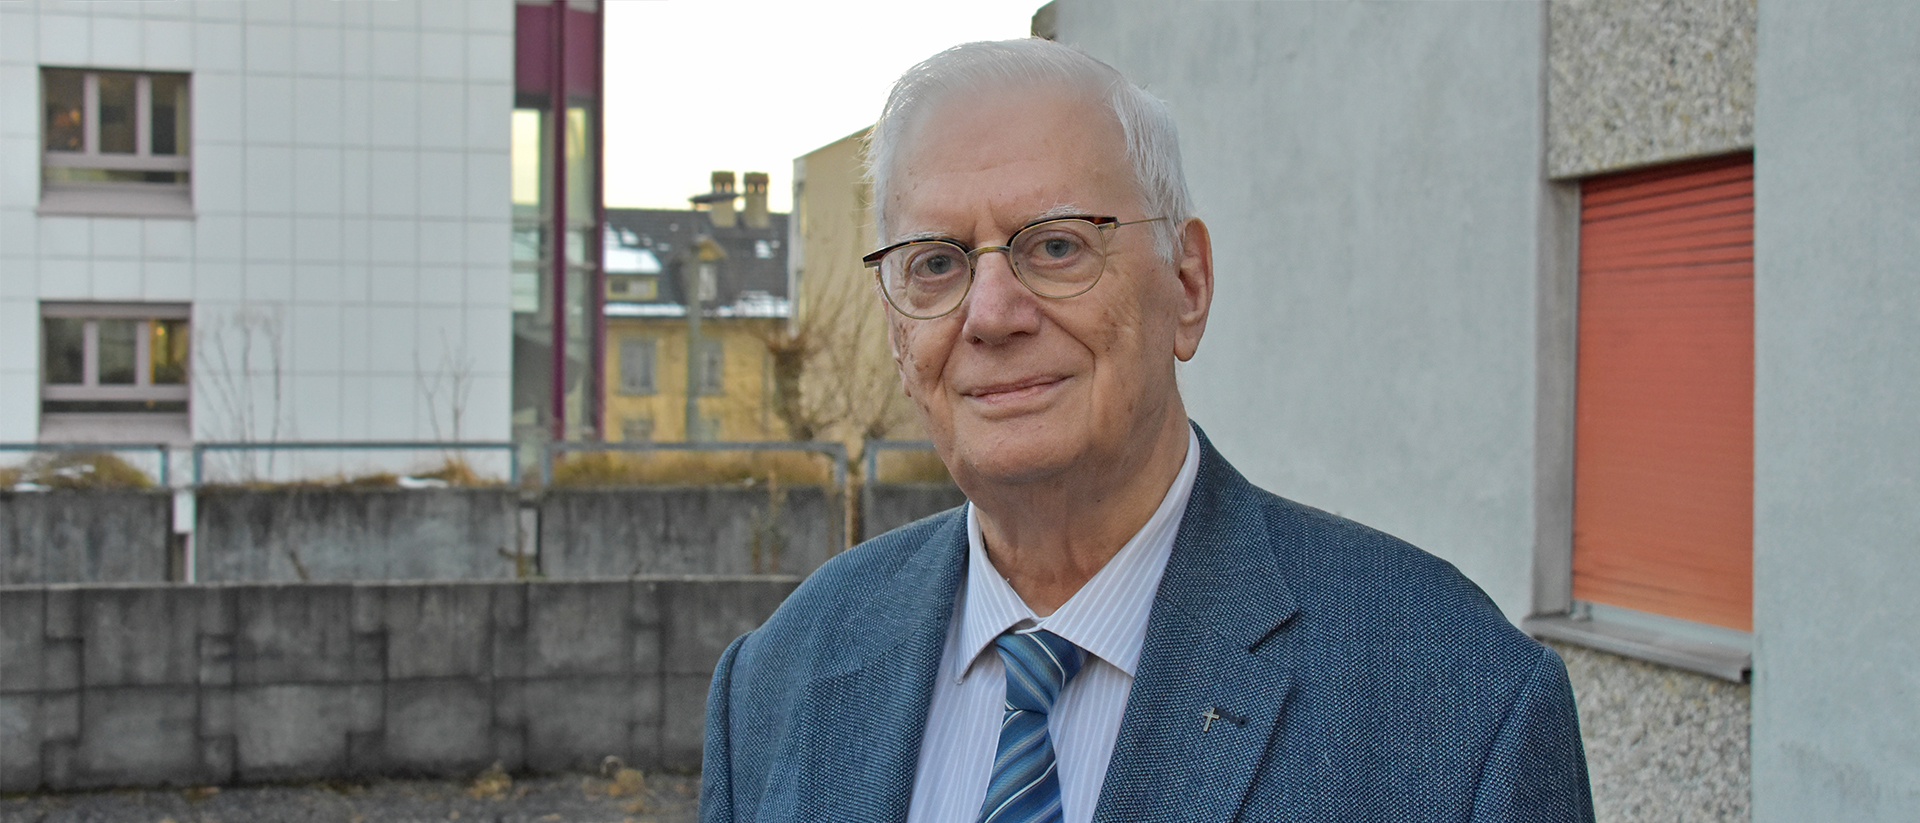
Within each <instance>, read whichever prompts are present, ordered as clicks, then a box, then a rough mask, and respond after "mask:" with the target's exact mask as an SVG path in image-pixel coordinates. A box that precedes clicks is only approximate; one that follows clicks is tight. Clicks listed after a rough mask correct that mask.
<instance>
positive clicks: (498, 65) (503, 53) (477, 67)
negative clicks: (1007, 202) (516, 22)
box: [466, 34, 514, 83]
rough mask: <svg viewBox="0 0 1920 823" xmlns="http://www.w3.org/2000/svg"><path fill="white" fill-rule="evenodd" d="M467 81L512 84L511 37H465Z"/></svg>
mask: <svg viewBox="0 0 1920 823" xmlns="http://www.w3.org/2000/svg"><path fill="white" fill-rule="evenodd" d="M466 45H467V79H469V80H482V81H497V82H502V83H511V82H513V68H514V66H513V36H512V35H510V34H469V35H467V41H466Z"/></svg>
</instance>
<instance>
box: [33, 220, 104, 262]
mask: <svg viewBox="0 0 1920 823" xmlns="http://www.w3.org/2000/svg"><path fill="white" fill-rule="evenodd" d="M92 253H93V224H92V218H88V217H42V218H40V254H41V255H42V256H44V257H86V256H87V255H90V254H92Z"/></svg>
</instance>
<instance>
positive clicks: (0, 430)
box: [0, 321, 40, 442]
mask: <svg viewBox="0 0 1920 823" xmlns="http://www.w3.org/2000/svg"><path fill="white" fill-rule="evenodd" d="M34 327H35V328H38V327H39V323H38V321H36V322H35V324H34ZM16 340H23V341H25V344H24V345H19V346H16V345H14V343H15V342H16ZM38 340H39V338H38V337H37V336H35V335H32V334H0V345H4V346H6V347H7V350H8V351H17V352H32V357H33V358H36V359H37V358H38V357H39V356H40V354H39V352H40V348H39V345H38ZM26 362H32V360H28V361H26ZM39 439H40V378H39V375H38V373H36V372H30V371H0V440H8V441H13V442H32V441H35V440H39Z"/></svg>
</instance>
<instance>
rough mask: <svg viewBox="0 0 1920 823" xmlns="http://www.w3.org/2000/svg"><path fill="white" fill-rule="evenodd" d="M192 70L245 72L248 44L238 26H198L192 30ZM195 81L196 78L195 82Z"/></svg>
mask: <svg viewBox="0 0 1920 823" xmlns="http://www.w3.org/2000/svg"><path fill="white" fill-rule="evenodd" d="M193 56H194V68H195V69H197V70H199V71H224V72H234V73H236V74H237V73H239V72H243V71H246V70H247V41H246V38H244V37H241V36H240V24H239V23H211V22H200V23H195V24H194V26H193ZM194 79H195V81H198V80H199V78H197V77H196V78H194Z"/></svg>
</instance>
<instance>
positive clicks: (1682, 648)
mask: <svg viewBox="0 0 1920 823" xmlns="http://www.w3.org/2000/svg"><path fill="white" fill-rule="evenodd" d="M1520 629H1521V630H1522V631H1524V632H1526V633H1527V634H1529V635H1531V636H1533V637H1535V638H1542V639H1547V640H1558V641H1561V642H1563V643H1572V644H1574V645H1576V646H1585V647H1587V648H1590V649H1597V650H1599V651H1603V652H1610V653H1612V654H1617V655H1620V656H1622V657H1631V658H1634V659H1637V660H1645V661H1647V662H1650V663H1659V664H1661V665H1665V666H1672V667H1674V668H1676V669H1684V670H1686V671H1690V672H1695V673H1698V674H1704V675H1707V676H1709V677H1717V678H1720V679H1722V680H1730V681H1733V682H1735V683H1744V682H1747V680H1748V678H1749V676H1750V673H1751V672H1752V669H1753V635H1751V634H1749V633H1747V632H1741V631H1735V630H1732V629H1722V628H1719V627H1717V626H1705V625H1701V624H1698V623H1692V622H1689V621H1685V620H1677V619H1674V618H1669V617H1662V616H1659V615H1650V614H1644V613H1640V612H1634V611H1630V610H1627V609H1619V608H1611V607H1607V606H1601V605H1597V604H1587V603H1575V604H1574V611H1573V612H1572V613H1570V614H1549V615H1536V616H1534V617H1529V618H1527V619H1525V620H1522V621H1521V622H1520Z"/></svg>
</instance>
